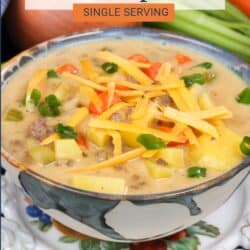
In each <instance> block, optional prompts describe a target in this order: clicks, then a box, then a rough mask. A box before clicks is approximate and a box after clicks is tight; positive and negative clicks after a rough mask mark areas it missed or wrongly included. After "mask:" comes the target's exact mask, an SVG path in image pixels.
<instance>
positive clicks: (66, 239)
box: [59, 235, 79, 243]
mask: <svg viewBox="0 0 250 250" xmlns="http://www.w3.org/2000/svg"><path fill="white" fill-rule="evenodd" d="M59 241H60V242H63V243H74V242H77V241H79V239H76V238H73V237H71V236H68V235H65V236H62V237H61V238H59Z"/></svg>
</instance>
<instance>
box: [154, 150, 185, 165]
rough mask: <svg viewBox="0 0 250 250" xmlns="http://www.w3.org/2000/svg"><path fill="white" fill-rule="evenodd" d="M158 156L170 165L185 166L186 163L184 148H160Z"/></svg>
mask: <svg viewBox="0 0 250 250" xmlns="http://www.w3.org/2000/svg"><path fill="white" fill-rule="evenodd" d="M157 157H159V158H160V159H163V160H164V161H166V162H167V164H168V166H169V167H173V168H183V167H184V166H185V163H184V150H183V149H181V148H164V149H161V150H159V153H158V154H157Z"/></svg>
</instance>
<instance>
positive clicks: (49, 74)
mask: <svg viewBox="0 0 250 250" xmlns="http://www.w3.org/2000/svg"><path fill="white" fill-rule="evenodd" d="M47 77H48V78H59V76H58V74H57V73H56V71H55V70H53V69H50V70H48V72H47Z"/></svg>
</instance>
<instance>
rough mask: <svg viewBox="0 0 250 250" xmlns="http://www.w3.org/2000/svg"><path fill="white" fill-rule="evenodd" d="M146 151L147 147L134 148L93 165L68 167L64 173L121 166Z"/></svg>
mask: <svg viewBox="0 0 250 250" xmlns="http://www.w3.org/2000/svg"><path fill="white" fill-rule="evenodd" d="M145 151H146V149H144V148H137V149H134V150H131V151H129V152H127V153H124V154H121V155H118V156H114V157H112V158H110V159H108V160H106V161H103V162H100V163H97V164H95V165H92V166H83V167H75V168H71V169H67V170H65V171H64V173H66V174H74V173H81V172H82V173H84V172H95V171H98V170H101V169H104V168H111V167H115V166H119V165H120V164H123V163H125V162H127V161H129V160H132V159H134V158H136V157H138V156H140V155H142V154H143V153H144V152H145Z"/></svg>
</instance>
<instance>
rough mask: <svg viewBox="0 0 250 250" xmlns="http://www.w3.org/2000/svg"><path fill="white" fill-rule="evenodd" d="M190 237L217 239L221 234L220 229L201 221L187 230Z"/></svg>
mask: <svg viewBox="0 0 250 250" xmlns="http://www.w3.org/2000/svg"><path fill="white" fill-rule="evenodd" d="M187 232H188V235H192V236H193V235H205V236H209V237H212V238H215V237H217V236H218V235H219V234H220V230H219V228H218V227H215V226H213V225H210V224H207V223H206V222H205V221H199V222H198V223H196V224H194V225H193V226H191V227H189V228H188V229H187Z"/></svg>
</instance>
